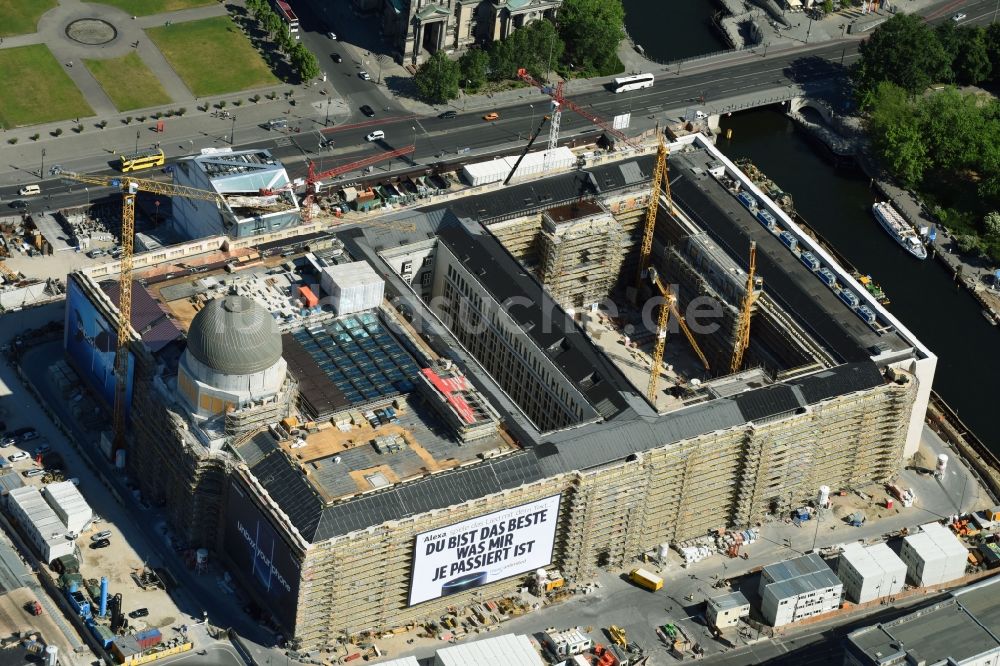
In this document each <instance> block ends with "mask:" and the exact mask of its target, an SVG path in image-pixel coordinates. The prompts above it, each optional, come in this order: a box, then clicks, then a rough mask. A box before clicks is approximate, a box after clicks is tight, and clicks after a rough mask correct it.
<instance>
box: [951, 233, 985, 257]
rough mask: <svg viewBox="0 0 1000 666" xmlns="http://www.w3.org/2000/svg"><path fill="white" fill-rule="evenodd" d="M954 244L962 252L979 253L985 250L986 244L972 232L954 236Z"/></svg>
mask: <svg viewBox="0 0 1000 666" xmlns="http://www.w3.org/2000/svg"><path fill="white" fill-rule="evenodd" d="M955 245H957V246H958V250H959V252H961V253H963V254H975V255H981V254H982V253H983V252H984V251H985V250H986V244H985V243H983V241H982V240H981V239H980V238H979V237H978V236H976V235H974V234H959V235H957V236H955Z"/></svg>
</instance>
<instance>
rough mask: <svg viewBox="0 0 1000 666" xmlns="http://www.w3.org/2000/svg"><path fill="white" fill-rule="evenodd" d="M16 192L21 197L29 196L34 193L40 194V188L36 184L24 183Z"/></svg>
mask: <svg viewBox="0 0 1000 666" xmlns="http://www.w3.org/2000/svg"><path fill="white" fill-rule="evenodd" d="M17 193H18V194H20V195H21V196H22V197H30V196H32V195H35V194H41V193H42V188H40V187H38V185H25V186H24V187H22V188H21V189H19V190H18V191H17Z"/></svg>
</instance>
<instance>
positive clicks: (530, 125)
mask: <svg viewBox="0 0 1000 666" xmlns="http://www.w3.org/2000/svg"><path fill="white" fill-rule="evenodd" d="M528 108H529V109H531V120H530V121H528V138H529V139H530V138H531V128H532V127H534V126H535V105H534V104H529V105H528Z"/></svg>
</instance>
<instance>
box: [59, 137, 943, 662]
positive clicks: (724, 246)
mask: <svg viewBox="0 0 1000 666" xmlns="http://www.w3.org/2000/svg"><path fill="white" fill-rule="evenodd" d="M653 165H654V158H653V157H650V156H645V157H632V158H628V159H626V160H624V161H619V162H607V163H605V164H601V165H596V166H591V167H588V168H584V169H580V170H576V171H572V172H568V173H565V174H562V175H557V176H552V177H550V178H547V179H546V180H545V181H544V182H542V183H533V184H531V183H529V184H525V185H520V186H513V187H508V188H503V189H499V190H495V191H493V192H490V193H487V194H482V195H479V196H475V197H468V198H465V199H457V200H454V201H452V202H449V204H448V205H447V207H439V208H436V209H427V210H423V211H419V212H411V213H405V214H400V215H397V216H395V217H394V218H382V220H381V221H382V222H383V223H386V222H388V223H390V224H388V225H385V224H383V225H380V226H379V227H378V228H370V227H368V228H365V227H363V228H346V229H345V230H343V231H341V232H339V233H338V234H336V239H331V238H329V237H327V236H323V235H313V236H311V237H310V238H309V239H307V240H305V241H302V242H301V245H303V246H304V247H303V250H304V251H305V253H304V254H302V255H301V256H299V257H298V258H295V259H284V258H277V257H276V258H275V259H274V260H272V261H267V260H266V259H264V260H262V261H259V262H256V264H255V265H250V264H253V263H254V262H245V263H246V265H244V266H237V265H236V262H234V261H231V260H230V261H229V263H228V266H229V269H228V271H227V272H224V273H220V274H218V275H215V274H213V273H212V272H211V271H207V272H205V271H203V272H196V273H193V274H190V275H187V276H185V277H183V278H173V279H171V280H170V281H168V282H163V283H162V285H159V286H157V287H155V288H153V287H149V286H147V287H146V289H147V290H149V291H150V293H151V294H152V295H153V296H154V297H155V298H156V299H157V300H158V301H159V303H160V304H161V306H162V308H163V309H164V311H165V312H169V313H170V317H171V319H172V321H174V322H175V323H176V324H177V326H178V327H179V328H181V329H184V330H186V331H187V343H186V347H184V346H183V345H182V343H181V342H179V341H177V342H173V343H171V347H170V348H171V349H173V351H172V352H171V353H170V354H165V353H164V352H163V351H162V350H160V351H157V352H155V353H154V352H151V351H150V350H149V346H148V344H146V342H145V341H144V340H142V339H140V336H139V335H138V334H137V335H136V337H135V340H134V343H133V351H134V355H135V357H136V363H135V373H136V374H135V377H136V380H135V389H134V391H133V397H132V414H133V444H132V448H131V449H130V451H129V452H128V454H127V459H128V462H127V464H128V465H129V466H130V468H131V469H132V470H133V471H134V472H135V475H134V476H135V477H136V478H137V479H139V480H140V481H139V483H140V486H141V489H142V492H143V494H144V495H145V496H146V498H147V499H149V500H150V501H153V502H154V503H166V504H167V505H168V506H169V507H170V512H171V516H172V519H173V523H174V525H175V528H176V529H178V530H179V531H180V532H182V533H183V534H184V536H185V538H186V539H187V540H188V542H189V544H190V546H191V547H202V546H203V547H209V548H212V549H214V550H215V551H216V552H217V553H219V554H220V556H221V557H223V558H224V559H225V560H226V561H227V562H228V564H229V570H231V571H232V572H233V573H234V574H235V575H236V576H237V577H238V578H239V579H240V580H241V582H242V583H243V584H244V586H245V587H246V589H247V590H248V591H249V592H250V593H251V594H252V595H253V596H254V597H255V598H256V599H257V600H258V602H259V603H260V604H261V605H263V606H264V607H266V608H268V609H269V610H270V612H271V613H272V615H273V616H274V618H275V620H276V622H277V623H278V624H279V625H280V626H281V627H282V629H283V630H284V632H285V634H286V635H287V636H289V637H293V638H294V642H295V643H297V644H298V645H301V646H303V647H316V646H322V645H325V644H327V643H329V642H332V641H334V640H336V639H337V638H339V637H342V636H351V635H355V634H358V633H360V632H365V631H370V630H385V629H390V628H393V627H397V626H402V625H405V624H407V623H409V622H412V621H416V620H420V619H423V618H429V617H433V616H437V615H440V614H441V612H442V610H443V609H444V608H446V607H453V606H460V605H462V604H465V603H472V602H473V601H478V600H482V599H490V598H494V597H498V596H502V595H506V594H508V593H511V592H513V591H515V590H516V589H518V588H519V587H520V586H522V585H523V584H524V581H525V580H526V578H527V577H528V576H531V575H534V572H535V571H536V570H537V569H539V568H552V569H558V570H559V571H560V572H561V573H562V575H563V576H564V577H566V578H567V579H569V580H572V581H586V580H588V579H590V578H591V577H593V576H594V575H595V574H596V572H597V570H598V569H599V568H602V567H610V568H615V567H622V566H627V565H628V563H629V562H630V561H632V560H633V559H634V558H635V557H637V556H639V555H640V554H642V553H644V552H649V551H652V550H654V549H656V548H657V547H658V546H659V545H661V544H664V543H671V542H675V541H678V540H683V539H687V538H690V537H694V536H698V535H701V534H704V533H705V531H706V529H709V528H718V527H726V526H749V525H751V524H752V523H754V522H756V521H759V520H761V519H762V518H763V517H764V516H766V515H768V514H776V513H780V512H784V511H786V510H789V509H791V508H794V507H797V506H800V505H801V504H802V503H803V502H805V501H808V500H809V499H811V498H813V497H814V496H815V494H816V491H817V489H818V488H819V487H820V486H822V485H826V486H830V487H833V488H847V487H852V486H859V485H864V484H867V483H870V482H873V481H880V480H887V479H889V478H890V477H891V476H892V475H893V474H894V473H895V472H896V471H897V470H898V469H899V468H900V467H901V465H902V464H903V461H904V460H905V459H906V458H907V457H909V456H912V455H913V454H914V453H915V451H916V449H917V446H918V442H919V437H920V432H921V427H922V422H923V415H924V411H925V409H926V405H927V400H928V397H929V394H930V387H931V382H932V379H933V374H934V367H935V363H936V359H935V357H934V356H933V355H932V354H930V353H929V352H928V350H927V349H926V348H924V347H923V346H922V345H921V344H920V343H919V342H918V341H917V340H916V339H915V338H914V337H913V336H912V334H910V333H909V332H908V331H907V330H906V329H905V328H904V327H903V326H902V325H901V324H900V323H899V322H898V321H896V320H895V319H894V318H893V317H892V315H891V314H889V313H888V312H886V311H885V310H884V309H883V308H881V307H880V306H879V305H878V304H877V303H876V302H875V301H874V300H872V299H871V298H870V297H869V296H868V294H867V293H866V292H865V291H864V290H863V289H862V288H860V287H859V285H858V284H857V283H856V282H855V281H854V280H853V279H852V278H851V277H850V276H849V275H848V274H847V273H846V272H845V270H844V269H843V268H841V267H840V266H838V265H837V263H836V261H835V260H834V259H833V258H832V257H830V256H829V255H828V253H827V252H826V251H824V250H823V248H821V247H819V246H818V245H817V244H816V243H815V242H814V241H813V240H812V239H811V238H810V237H809V236H807V235H806V234H805V233H804V232H803V231H802V230H801V229H799V228H798V227H797V226H796V225H795V224H793V223H792V221H791V220H789V219H788V218H787V216H785V214H784V213H783V212H781V211H780V210H779V209H778V208H777V207H776V206H774V205H773V204H772V203H771V202H770V201H769V200H768V199H767V198H766V197H765V196H764V195H763V194H762V193H761V192H760V191H759V190H758V189H757V188H756V187H754V186H753V185H752V184H751V183H750V182H749V181H748V180H747V179H746V177H745V176H743V174H741V173H740V172H739V171H738V169H737V168H736V167H735V166H734V165H733V164H732V163H730V162H729V161H728V160H727V159H726V158H725V157H724V156H723V155H721V153H719V152H718V151H717V150H716V149H715V148H714V146H712V145H711V144H709V143H707V142H706V141H705V140H704V139H703V138H701V137H690V138H687V139H685V140H683V141H679V142H676V143H675V144H673V145H672V146H671V152H670V159H669V172H670V180H669V182H670V193H671V199H670V200H668V199H666V198H663V199H661V200H660V201H659V202H658V203H659V210H658V213H657V216H656V222H655V227H654V234H653V243H652V249H651V253H650V257H649V259H648V263H649V265H650V266H651V267H653V268H654V269H655V271H656V273H657V275H658V276H659V278H660V279H661V280H662V281H663V282H665V283H670V284H671V285H673V296H672V297H671V298H672V299H673V300H672V301H671V302H673V303H674V305H675V307H676V310H677V311H678V312H679V313H683V314H684V316H685V326H686V329H687V333H685V334H684V335H680V334H679V333H675V332H674V331H673V330H668V331H667V332H666V334H665V335H666V342H665V350H666V351H665V355H664V356H663V363H662V364H661V367H657V368H655V369H654V368H652V367H651V361H650V359H651V356H655V354H651V353H650V350H651V349H654V348H655V343H656V341H657V340H658V339H660V338H661V337H662V336H660V335H658V330H657V323H656V322H657V316H656V312H657V311H658V310H657V306H658V304H660V303H662V302H663V299H662V298H658V297H660V296H661V294H660V293H658V292H654V291H652V285H653V284H654V283H653V282H651V281H650V280H649V279H647V276H646V274H640V271H639V268H640V266H639V263H640V253H639V248H640V240H641V236H642V233H643V229H644V228H645V227H644V225H645V219H646V211H647V205H648V203H649V199H650V195H649V191H650V190H649V179H650V175H651V173H652V172H653ZM393 227H394V228H393ZM283 242H285V243H286V244H287V240H286V241H283ZM752 244H753V247H755V255H754V256H755V259H756V261H755V271H756V272H755V275H754V276H753V279H751V276H749V275H748V269H749V256H750V252H751V250H750V248H751V246H752ZM282 247H283V248H285V249H287V248H286V246H285V245H283V246H282ZM283 254H288V252H287V251H285V250H283ZM756 278H759V279H756ZM95 279H96V278H94V277H91V276H88V275H85V274H75V275H74V276H73V282H74V283H77V284H78V287H79V289H80V290H81V291H82V292H84V293H88V294H92V296H93V298H92V300H93V301H94V302H95V303H96V305H95V307H96V308H97V309H98V310H100V311H101V312H104V315H105V316H106V317H109V318H113V316H114V310H113V306H111V305H110V304H109V302H107V299H103V300H101V299H100V298H99V292H100V290H98V289H96V285H95ZM748 288H749V289H750V290H751V291H752V294H751V295H752V296H753V298H749V299H748V298H747V293H746V292H747V289H748ZM268 315H269V316H268ZM748 315H749V316H750V319H749V321H750V340H749V345H748V346H747V351H746V354H745V355H744V356H743V358H742V360H741V361H740V363H739V364H738V368H737V370H736V371H735V372H733V371H732V369H731V366H732V365H733V361H732V359H733V349H734V346H735V345H736V343H737V341H738V337H739V336H740V334H741V331H742V330H743V328H744V325H745V323H746V321H747V319H746V317H747V316H748ZM676 320H677V317H676V316H675V317H673V318H672V319H671V321H676ZM234 327H235V328H238V329H239V330H238V331H237V332H235V333H234V332H233V328H234ZM689 335H690V338H689V339H688V337H689ZM651 372H655V373H657V376H658V377H659V381H658V382H657V383H655V388H656V390H655V391H652V392H650V391H649V388H650V382H649V379H650V373H651ZM137 417H138V418H137ZM194 516H197V520H193V517H194Z"/></svg>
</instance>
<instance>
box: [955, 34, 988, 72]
mask: <svg viewBox="0 0 1000 666" xmlns="http://www.w3.org/2000/svg"><path fill="white" fill-rule="evenodd" d="M958 32H959V42H960V43H961V48H960V49H959V51H958V55H957V56H956V57H955V59H954V60H953V61H952V69H953V70H954V72H955V80H956V81H958V82H959V83H961V84H963V85H968V86H975V85H979V84H980V83H982V82H983V81H985V80H986V79H988V78H989V76H990V71H991V70H992V69H993V64H992V63H991V61H990V53H989V50H988V49H987V46H986V31H985V30H983V29H982V28H980V27H962V28H960V29H959V31H958Z"/></svg>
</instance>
